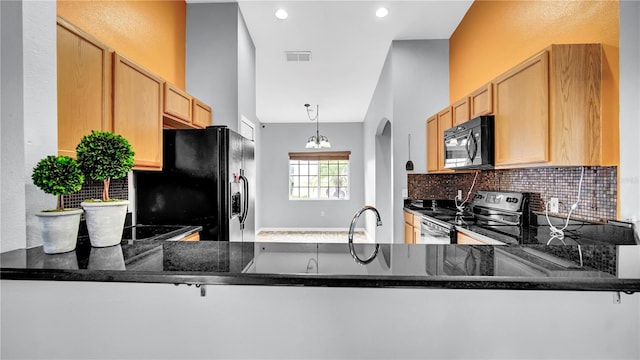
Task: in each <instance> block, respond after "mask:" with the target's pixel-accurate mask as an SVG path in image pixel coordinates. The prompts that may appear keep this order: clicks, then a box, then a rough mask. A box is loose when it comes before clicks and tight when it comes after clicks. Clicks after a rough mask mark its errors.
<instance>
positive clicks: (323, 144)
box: [304, 104, 331, 149]
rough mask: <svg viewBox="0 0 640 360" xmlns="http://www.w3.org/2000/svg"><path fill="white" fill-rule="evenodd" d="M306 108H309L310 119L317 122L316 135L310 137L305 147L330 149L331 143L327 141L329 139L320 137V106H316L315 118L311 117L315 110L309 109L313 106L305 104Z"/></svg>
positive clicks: (308, 115)
mask: <svg viewBox="0 0 640 360" xmlns="http://www.w3.org/2000/svg"><path fill="white" fill-rule="evenodd" d="M304 106H305V107H306V108H307V117H308V118H309V120H310V121H315V122H316V134H315V135H313V136H312V137H310V138H309V140H307V145H306V146H305V148H307V149H320V148H330V147H331V143H330V142H329V139H327V137H326V136H324V135H320V129H319V123H320V116H319V115H320V106H319V105H316V115H315V116H311V113H312V112H313V110H312V109H310V108H309V107H310V106H311V105H309V104H304Z"/></svg>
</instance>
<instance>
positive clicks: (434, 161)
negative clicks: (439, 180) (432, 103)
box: [427, 115, 438, 172]
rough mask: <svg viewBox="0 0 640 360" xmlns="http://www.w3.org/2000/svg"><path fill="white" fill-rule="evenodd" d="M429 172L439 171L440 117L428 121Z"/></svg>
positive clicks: (433, 117)
mask: <svg viewBox="0 0 640 360" xmlns="http://www.w3.org/2000/svg"><path fill="white" fill-rule="evenodd" d="M427 171H428V172H436V171H438V115H434V116H432V117H430V118H429V119H427Z"/></svg>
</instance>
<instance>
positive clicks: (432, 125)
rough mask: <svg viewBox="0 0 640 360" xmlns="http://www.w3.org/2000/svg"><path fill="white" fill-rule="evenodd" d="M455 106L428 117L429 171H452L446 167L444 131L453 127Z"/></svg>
mask: <svg viewBox="0 0 640 360" xmlns="http://www.w3.org/2000/svg"><path fill="white" fill-rule="evenodd" d="M452 109H453V108H452V107H451V106H448V107H446V108H445V109H444V110H442V111H440V112H439V113H438V114H437V115H434V116H432V117H430V118H429V119H427V172H430V173H431V172H452V170H450V169H446V168H445V167H444V131H445V130H448V129H450V128H452V127H453V110H452Z"/></svg>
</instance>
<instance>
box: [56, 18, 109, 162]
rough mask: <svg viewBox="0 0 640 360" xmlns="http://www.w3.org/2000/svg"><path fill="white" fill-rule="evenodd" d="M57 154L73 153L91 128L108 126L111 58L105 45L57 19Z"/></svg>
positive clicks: (71, 154)
mask: <svg viewBox="0 0 640 360" xmlns="http://www.w3.org/2000/svg"><path fill="white" fill-rule="evenodd" d="M56 33H57V34H56V36H57V45H56V46H57V67H58V69H57V71H58V154H60V155H67V156H71V157H74V158H75V156H76V146H77V145H78V143H79V142H80V139H81V138H82V137H83V136H84V135H87V134H89V133H91V130H101V131H110V130H111V58H110V50H109V49H108V48H107V46H106V45H104V44H102V43H100V42H98V41H97V40H96V39H94V38H93V37H91V36H90V35H89V34H87V33H85V32H83V31H81V30H80V29H78V28H76V27H74V26H73V25H71V24H69V23H67V22H66V21H65V20H63V19H61V18H58V21H57V30H56Z"/></svg>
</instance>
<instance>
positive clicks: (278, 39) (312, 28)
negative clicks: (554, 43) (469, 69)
mask: <svg viewBox="0 0 640 360" xmlns="http://www.w3.org/2000/svg"><path fill="white" fill-rule="evenodd" d="M472 2H473V1H472V0H469V1H467V0H465V1H463V0H453V1H451V0H449V1H427V0H422V1H396V0H386V1H385V0H381V1H243V0H240V1H238V3H239V6H240V10H241V11H242V14H243V16H244V19H245V22H246V24H247V27H248V29H249V33H250V34H251V37H252V38H253V42H254V44H255V47H256V111H257V116H258V119H259V120H260V121H261V122H264V123H282V122H308V121H309V120H308V119H307V117H306V110H305V107H304V104H305V103H309V104H312V105H313V106H314V108H315V105H316V104H319V105H320V121H321V122H361V121H363V120H364V117H365V114H366V112H367V109H368V107H369V102H370V101H371V98H372V96H373V93H374V90H375V87H376V85H377V83H378V78H379V76H380V72H381V71H382V67H383V65H384V61H385V59H386V55H387V53H388V50H389V47H390V45H391V41H392V40H408V39H448V38H449V37H450V36H451V34H452V33H453V31H454V30H455V29H456V27H457V26H458V24H459V23H460V21H461V20H462V18H463V17H464V15H465V13H466V12H467V10H468V9H469V7H470V6H471V3H472ZM381 6H384V7H386V8H388V9H389V15H387V17H385V18H377V17H376V16H375V11H376V9H378V8H379V7H381ZM278 8H283V9H285V10H286V11H287V12H288V13H289V17H288V19H286V20H279V19H277V18H276V17H275V16H274V14H275V12H276V10H277V9H278ZM285 51H311V52H312V60H311V61H310V62H287V61H286V58H285V55H284V52H285Z"/></svg>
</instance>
